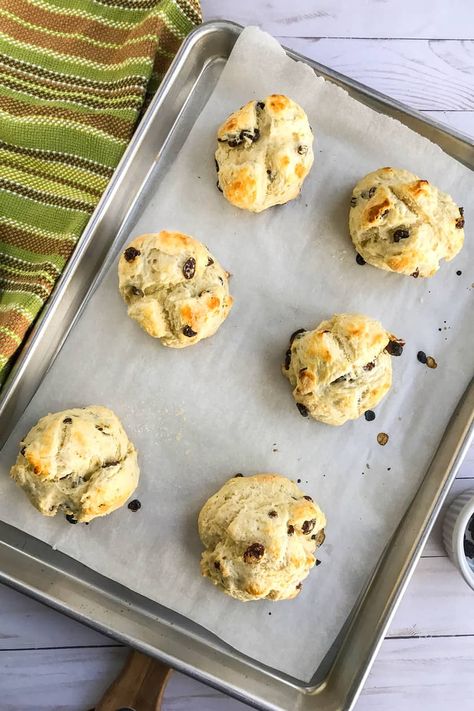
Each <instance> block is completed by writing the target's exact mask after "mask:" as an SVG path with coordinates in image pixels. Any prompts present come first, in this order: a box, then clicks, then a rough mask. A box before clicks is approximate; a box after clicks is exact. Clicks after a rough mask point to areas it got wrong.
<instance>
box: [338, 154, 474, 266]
mask: <svg viewBox="0 0 474 711" xmlns="http://www.w3.org/2000/svg"><path fill="white" fill-rule="evenodd" d="M463 215H464V211H463V208H462V207H458V206H457V205H456V203H455V202H454V201H453V199H452V198H451V197H450V196H449V195H447V194H446V193H442V192H441V190H438V188H435V186H434V185H431V184H430V183H429V182H428V181H427V180H420V178H418V176H417V175H414V174H413V173H409V172H408V170H399V169H397V168H380V169H379V170H376V171H375V172H373V173H369V175H366V176H365V178H363V179H362V180H361V181H360V182H359V183H357V185H356V186H355V188H354V191H353V193H352V200H351V210H350V214H349V229H350V233H351V237H352V241H353V243H354V246H355V248H356V250H357V251H358V252H359V254H360V255H361V256H362V257H363V258H364V259H365V261H366V262H368V263H369V264H372V265H373V266H374V267H379V268H380V269H386V270H387V271H393V272H400V273H401V274H409V275H411V276H414V277H419V276H420V277H429V276H432V275H433V274H435V273H436V272H437V271H438V269H439V262H440V260H441V259H446V261H450V260H451V259H453V257H455V256H456V254H457V253H458V252H459V250H460V249H461V247H462V245H463V242H464V230H463V227H464V217H463Z"/></svg>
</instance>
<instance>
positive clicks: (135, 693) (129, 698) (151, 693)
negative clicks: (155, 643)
mask: <svg viewBox="0 0 474 711" xmlns="http://www.w3.org/2000/svg"><path fill="white" fill-rule="evenodd" d="M171 671H172V670H171V669H170V668H169V667H167V666H166V665H165V664H162V663H161V662H159V661H157V660H156V659H152V658H151V657H147V656H146V655H145V654H141V653H140V652H132V653H131V654H130V656H129V657H128V659H127V661H126V663H125V666H124V668H123V669H122V671H121V672H120V674H119V675H118V677H117V678H116V679H115V681H114V682H112V684H111V685H110V686H109V688H108V689H107V691H106V692H105V694H104V696H103V697H102V699H101V701H100V702H99V703H98V704H97V706H96V707H95V711H121V710H123V711H125V709H126V710H127V711H128V710H129V709H130V711H160V709H161V702H162V700H163V695H164V693H165V687H166V684H167V683H168V680H169V678H170V675H171Z"/></svg>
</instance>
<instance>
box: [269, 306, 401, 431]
mask: <svg viewBox="0 0 474 711" xmlns="http://www.w3.org/2000/svg"><path fill="white" fill-rule="evenodd" d="M402 351H403V341H400V340H399V339H397V338H396V337H395V336H392V335H390V334H389V333H388V332H387V331H386V330H385V329H384V328H383V326H382V325H381V324H380V323H379V322H378V321H375V320H374V319H372V318H368V317H367V316H361V315H360V314H336V315H335V316H333V317H332V318H331V319H329V320H327V321H323V322H322V323H320V324H319V326H318V327H317V328H316V329H314V331H306V330H305V329H300V330H299V331H296V332H295V333H294V334H293V335H292V336H291V338H290V347H289V349H288V350H287V352H286V358H285V363H284V366H283V373H284V375H286V377H287V378H288V379H289V381H290V383H291V385H292V387H293V397H294V398H295V400H296V405H297V407H298V410H299V411H300V413H301V414H302V415H303V417H307V416H308V415H310V416H311V417H313V418H314V419H315V420H319V421H320V422H324V423H326V424H328V425H342V424H344V422H346V421H347V420H354V419H356V418H357V417H360V415H362V413H364V412H365V411H366V410H370V409H371V408H373V407H375V405H377V403H379V402H380V400H381V399H382V398H383V396H384V395H385V394H386V393H387V392H388V390H389V389H390V386H391V384H392V363H391V358H390V355H401V353H402Z"/></svg>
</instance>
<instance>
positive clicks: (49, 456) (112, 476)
mask: <svg viewBox="0 0 474 711" xmlns="http://www.w3.org/2000/svg"><path fill="white" fill-rule="evenodd" d="M139 473H140V470H139V468H138V462H137V453H136V451H135V448H134V446H133V444H132V443H131V442H130V440H129V439H128V437H127V434H126V432H125V430H124V428H123V427H122V424H121V422H120V420H119V419H118V417H117V415H115V414H114V413H113V412H112V410H109V409H108V408H107V407H101V406H99V405H90V406H89V407H83V408H79V407H78V408H74V409H72V410H64V411H63V412H55V413H54V414H50V415H46V416H45V417H42V418H41V419H40V420H39V422H38V423H37V424H36V425H35V426H34V427H33V428H32V429H31V430H30V431H29V432H28V434H27V435H26V437H25V438H24V440H23V442H22V443H21V449H20V454H19V455H18V458H17V460H16V464H15V465H14V466H13V467H12V469H11V476H12V477H13V479H14V480H15V481H16V483H17V484H18V485H19V486H21V488H22V489H23V490H24V491H25V493H26V494H27V496H28V498H29V499H30V501H31V503H32V504H33V506H35V508H37V509H38V511H40V512H41V513H42V514H44V515H45V516H54V515H55V514H56V513H58V511H60V512H62V513H64V514H66V515H67V516H68V519H69V521H70V522H71V523H75V522H76V521H82V522H87V521H91V520H92V519H93V518H95V517H96V516H105V515H106V514H108V513H110V512H111V511H115V509H118V508H119V507H120V506H122V504H124V503H125V501H126V500H127V499H128V497H129V496H130V495H131V494H132V493H133V492H134V491H135V489H136V486H137V484H138V476H139Z"/></svg>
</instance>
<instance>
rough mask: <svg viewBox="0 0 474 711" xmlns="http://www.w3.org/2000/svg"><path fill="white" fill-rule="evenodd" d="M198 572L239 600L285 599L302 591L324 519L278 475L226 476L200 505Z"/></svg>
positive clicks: (286, 480)
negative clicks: (229, 477)
mask: <svg viewBox="0 0 474 711" xmlns="http://www.w3.org/2000/svg"><path fill="white" fill-rule="evenodd" d="M198 525H199V535H200V537H201V540H202V542H203V544H204V546H205V547H206V550H205V551H204V553H203V554H202V557H201V572H202V574H203V575H204V576H205V577H207V578H210V580H211V581H212V582H213V583H214V585H217V586H218V587H219V588H220V589H221V590H223V591H224V592H225V593H227V594H228V595H231V596H232V597H235V598H236V599H237V600H243V601H247V600H261V599H267V600H289V599H291V598H293V597H296V595H298V593H299V592H300V590H301V587H302V581H303V580H304V579H305V578H306V576H307V575H308V573H309V571H310V569H311V568H312V567H313V566H314V564H315V562H316V560H315V557H314V555H313V554H314V551H315V549H316V548H317V546H319V545H321V544H322V543H323V541H324V537H325V536H324V526H325V525H326V517H325V515H324V514H323V512H322V511H321V509H320V508H319V507H318V506H317V505H316V504H315V503H314V502H313V500H312V498H311V497H310V496H306V495H305V494H303V492H302V491H301V490H300V489H299V488H298V486H297V485H296V484H295V482H294V481H291V480H290V479H287V478H286V477H284V476H280V475H279V474H255V476H249V477H242V475H238V476H236V477H234V478H233V479H229V481H228V482H226V483H225V484H224V486H223V487H222V488H221V489H219V491H218V492H217V493H216V494H214V496H211V498H210V499H209V500H208V501H207V502H206V503H205V504H204V506H203V507H202V509H201V512H200V514H199V520H198Z"/></svg>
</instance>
